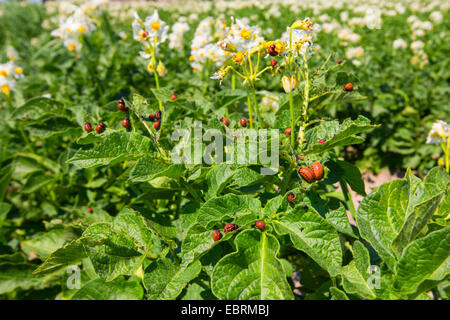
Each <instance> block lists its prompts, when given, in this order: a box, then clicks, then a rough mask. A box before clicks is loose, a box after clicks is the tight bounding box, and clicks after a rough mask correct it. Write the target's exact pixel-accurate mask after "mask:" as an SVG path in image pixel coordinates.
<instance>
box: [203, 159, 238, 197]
mask: <svg viewBox="0 0 450 320" xmlns="http://www.w3.org/2000/svg"><path fill="white" fill-rule="evenodd" d="M234 173H235V171H234V170H231V166H230V165H227V164H225V163H222V164H219V165H218V166H215V167H213V168H212V169H211V170H210V171H209V172H208V174H207V175H206V182H207V184H208V192H207V193H206V199H207V200H209V199H211V198H213V197H215V196H217V195H219V194H220V193H221V192H222V190H223V189H224V188H225V186H226V185H227V184H228V183H229V182H230V181H231V179H232V178H233V175H234Z"/></svg>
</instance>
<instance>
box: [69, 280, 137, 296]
mask: <svg viewBox="0 0 450 320" xmlns="http://www.w3.org/2000/svg"><path fill="white" fill-rule="evenodd" d="M143 296H144V289H143V288H142V287H141V285H140V283H139V281H137V280H136V279H130V280H125V278H124V277H119V278H116V279H114V280H113V281H108V282H106V281H105V280H103V279H100V278H98V279H94V280H91V281H89V282H88V283H86V284H85V285H84V286H83V287H81V288H80V290H78V291H77V292H76V293H75V294H74V295H73V296H72V298H71V300H141V299H142V297H143Z"/></svg>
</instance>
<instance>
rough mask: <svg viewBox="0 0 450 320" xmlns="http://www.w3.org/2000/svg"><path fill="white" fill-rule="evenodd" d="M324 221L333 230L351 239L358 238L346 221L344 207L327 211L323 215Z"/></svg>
mask: <svg viewBox="0 0 450 320" xmlns="http://www.w3.org/2000/svg"><path fill="white" fill-rule="evenodd" d="M325 218H326V220H327V221H328V222H329V223H331V224H332V225H333V226H334V228H335V229H336V230H337V231H339V232H342V233H343V234H346V235H348V236H350V237H353V238H358V236H357V235H356V234H355V232H354V231H353V229H352V226H351V224H350V222H349V221H348V216H347V212H346V210H345V208H344V207H342V206H341V207H339V208H338V209H336V210H333V211H329V212H327V213H326V214H325Z"/></svg>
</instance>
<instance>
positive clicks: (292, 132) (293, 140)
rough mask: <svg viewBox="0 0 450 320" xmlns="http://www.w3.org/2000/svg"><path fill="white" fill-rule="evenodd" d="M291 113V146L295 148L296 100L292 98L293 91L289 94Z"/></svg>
mask: <svg viewBox="0 0 450 320" xmlns="http://www.w3.org/2000/svg"><path fill="white" fill-rule="evenodd" d="M289 111H290V116H291V146H292V148H295V123H294V100H293V98H292V91H291V92H289Z"/></svg>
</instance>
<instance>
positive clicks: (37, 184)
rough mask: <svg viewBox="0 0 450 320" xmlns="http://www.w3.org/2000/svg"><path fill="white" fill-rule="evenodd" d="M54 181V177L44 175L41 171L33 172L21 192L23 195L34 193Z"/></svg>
mask: <svg viewBox="0 0 450 320" xmlns="http://www.w3.org/2000/svg"><path fill="white" fill-rule="evenodd" d="M54 181H55V177H54V176H50V175H46V174H45V173H44V172H42V171H38V172H35V173H33V174H32V175H31V176H30V177H29V178H28V179H27V182H26V183H25V185H24V186H23V189H22V192H23V193H25V194H28V193H34V192H36V191H38V190H39V189H41V188H43V187H45V186H46V185H48V184H50V183H52V182H54Z"/></svg>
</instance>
